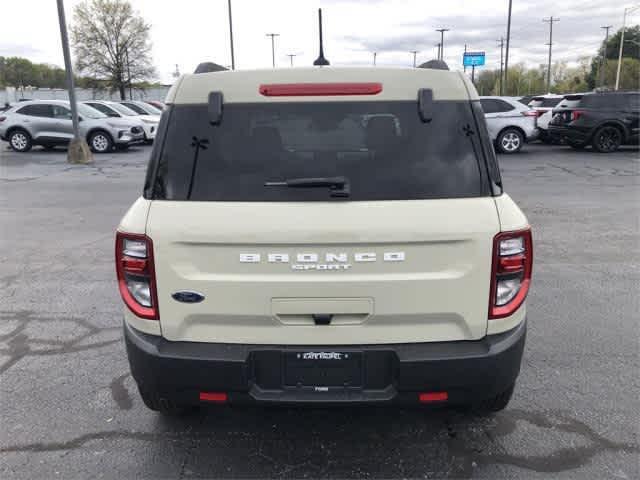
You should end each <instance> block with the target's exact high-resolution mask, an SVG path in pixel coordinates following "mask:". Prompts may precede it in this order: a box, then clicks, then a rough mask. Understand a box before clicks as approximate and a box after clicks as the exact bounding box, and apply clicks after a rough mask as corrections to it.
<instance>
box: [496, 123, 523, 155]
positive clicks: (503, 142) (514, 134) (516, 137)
mask: <svg viewBox="0 0 640 480" xmlns="http://www.w3.org/2000/svg"><path fill="white" fill-rule="evenodd" d="M523 144H524V136H523V135H522V133H521V132H520V131H519V130H517V129H515V128H506V129H504V130H503V131H502V132H500V134H499V135H498V138H497V139H496V148H497V149H498V151H499V152H500V153H517V152H519V151H520V149H522V145H523Z"/></svg>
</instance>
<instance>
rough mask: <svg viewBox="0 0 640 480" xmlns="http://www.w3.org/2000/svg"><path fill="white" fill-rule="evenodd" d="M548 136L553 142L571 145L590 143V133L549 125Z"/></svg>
mask: <svg viewBox="0 0 640 480" xmlns="http://www.w3.org/2000/svg"><path fill="white" fill-rule="evenodd" d="M547 135H548V136H549V138H551V139H553V140H557V141H560V142H571V143H578V144H579V143H587V142H588V141H589V131H583V130H579V129H577V128H571V127H565V126H558V125H549V129H548V130H547Z"/></svg>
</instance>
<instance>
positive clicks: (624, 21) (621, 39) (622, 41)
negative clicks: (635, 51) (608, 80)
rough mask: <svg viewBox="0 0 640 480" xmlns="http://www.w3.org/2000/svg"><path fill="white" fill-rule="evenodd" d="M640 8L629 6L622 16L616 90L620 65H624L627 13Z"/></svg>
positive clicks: (617, 82)
mask: <svg viewBox="0 0 640 480" xmlns="http://www.w3.org/2000/svg"><path fill="white" fill-rule="evenodd" d="M639 8H640V5H635V6H633V7H627V8H625V9H624V17H623V18H622V34H621V35H620V49H619V50H618V70H617V72H616V90H618V89H619V88H620V67H621V66H622V48H623V46H624V30H625V28H626V25H627V13H632V12H635V11H636V10H638V9H639Z"/></svg>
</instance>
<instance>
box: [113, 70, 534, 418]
mask: <svg viewBox="0 0 640 480" xmlns="http://www.w3.org/2000/svg"><path fill="white" fill-rule="evenodd" d="M115 250H116V263H117V276H118V282H119V289H120V293H121V296H122V298H123V300H124V303H125V305H126V308H125V309H124V335H125V340H126V346H127V352H128V357H129V362H130V365H131V371H132V374H133V377H134V379H135V381H136V382H137V384H138V387H139V390H140V393H141V396H142V399H143V400H144V402H145V404H146V405H147V406H148V407H149V408H151V409H153V410H159V411H161V412H163V413H166V414H179V413H183V412H185V411H187V410H189V409H190V407H195V406H197V405H200V404H204V403H231V404H241V403H261V404H274V403H296V404H338V405H340V404H342V405H344V404H351V403H358V404H385V403H386V404H415V405H420V404H427V405H428V404H437V405H469V406H473V407H477V408H478V409H479V410H481V411H485V412H486V411H496V410H500V409H502V408H504V407H505V406H506V405H507V403H508V401H509V399H510V397H511V394H512V392H513V389H514V385H515V381H516V377H517V376H518V373H519V370H520V362H521V357H522V352H523V348H524V343H525V331H526V311H525V303H524V301H525V297H526V295H527V291H528V290H529V285H530V281H531V270H532V254H533V252H532V241H531V230H530V227H529V224H528V222H527V219H526V218H525V216H524V215H523V213H522V212H521V211H520V209H519V208H518V207H517V206H516V204H515V203H514V202H513V201H512V200H511V198H510V197H509V196H508V195H507V194H506V193H504V192H503V189H502V182H501V178H500V173H499V169H498V165H497V162H496V158H495V154H494V151H493V148H492V145H491V141H490V139H489V136H488V134H487V129H486V125H485V121H484V115H483V112H482V109H481V107H480V102H479V99H478V96H477V93H476V91H475V89H474V87H473V86H472V84H471V83H470V82H469V81H468V80H467V78H466V77H465V76H464V75H462V74H460V73H457V72H450V71H443V70H430V69H424V68H413V69H387V68H379V67H378V68H333V67H326V68H301V69H286V70H278V69H273V70H263V71H223V72H215V73H200V74H193V75H185V76H183V77H181V78H180V79H179V80H178V81H177V82H176V84H175V85H174V86H173V87H172V89H171V90H170V92H169V94H168V96H167V107H166V109H165V110H164V112H163V113H162V118H161V121H160V125H159V131H158V135H157V141H156V142H155V144H154V147H153V152H152V154H151V161H150V163H149V167H148V172H147V176H146V181H145V185H144V192H143V195H142V196H141V198H139V199H138V200H137V201H136V202H135V203H134V204H133V205H132V206H131V208H130V209H129V211H128V212H127V213H126V215H125V216H124V218H123V219H122V221H121V223H120V225H119V227H118V229H117V235H116V249H115Z"/></svg>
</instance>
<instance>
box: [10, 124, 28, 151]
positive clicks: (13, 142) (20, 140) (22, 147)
mask: <svg viewBox="0 0 640 480" xmlns="http://www.w3.org/2000/svg"><path fill="white" fill-rule="evenodd" d="M9 145H10V146H11V148H12V149H13V150H14V151H16V152H20V153H25V152H28V151H29V150H31V147H32V146H33V141H32V140H31V135H29V132H27V131H26V130H23V129H22V128H16V129H15V130H13V131H12V132H11V134H10V135H9Z"/></svg>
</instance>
